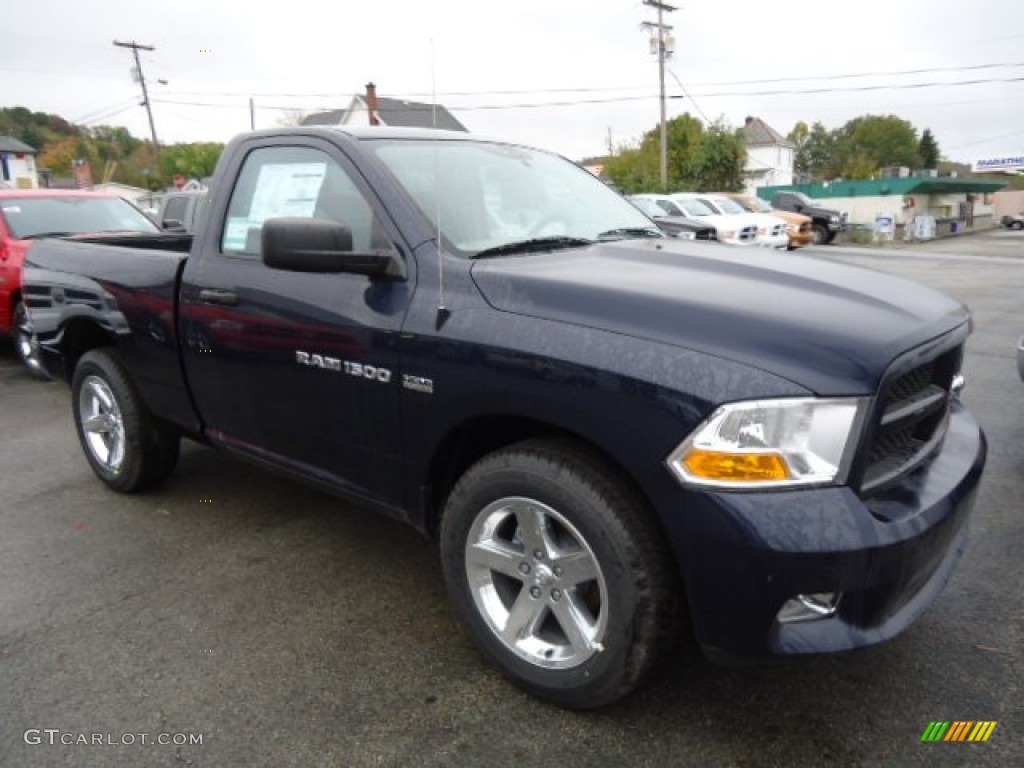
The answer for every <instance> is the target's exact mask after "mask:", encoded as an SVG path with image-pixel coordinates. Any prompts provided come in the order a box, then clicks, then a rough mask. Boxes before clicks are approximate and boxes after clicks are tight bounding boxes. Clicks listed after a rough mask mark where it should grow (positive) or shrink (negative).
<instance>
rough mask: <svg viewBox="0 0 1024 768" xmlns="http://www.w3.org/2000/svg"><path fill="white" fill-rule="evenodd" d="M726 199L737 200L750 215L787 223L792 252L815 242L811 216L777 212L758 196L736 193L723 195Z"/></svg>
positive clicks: (789, 246)
mask: <svg viewBox="0 0 1024 768" xmlns="http://www.w3.org/2000/svg"><path fill="white" fill-rule="evenodd" d="M723 196H724V197H728V198H729V199H730V200H735V201H736V203H737V204H738V205H739V206H740V207H742V208H743V209H744V210H745V211H748V212H749V213H765V214H769V215H771V216H777V217H778V218H780V219H782V220H783V221H784V222H786V237H787V238H788V239H789V242H788V244H787V248H788V250H790V251H793V250H796V249H797V248H803V247H804V246H805V245H808V244H810V243H812V242H814V232H813V230H812V229H811V227H812V225H813V224H814V220H813V219H812V218H811V217H810V216H804V215H803V214H802V213H793V212H792V211H777V210H775V209H774V208H772V207H771V206H770V205H768V203H766V202H765V201H764V200H762V199H761V198H760V197H757V196H756V195H741V194H737V193H735V192H726V193H723Z"/></svg>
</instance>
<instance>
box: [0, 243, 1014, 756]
mask: <svg viewBox="0 0 1024 768" xmlns="http://www.w3.org/2000/svg"><path fill="white" fill-rule="evenodd" d="M808 256H809V258H821V259H833V260H841V261H846V262H851V263H860V264H864V265H866V266H869V267H872V268H875V269H879V270H881V271H883V272H886V271H891V272H894V273H898V274H902V275H906V276H909V277H912V278H914V279H917V280H920V281H921V282H924V283H926V284H930V285H932V286H934V287H937V288H939V289H942V290H944V291H947V292H948V293H950V294H952V295H953V296H955V297H957V298H959V299H961V300H963V301H964V302H966V303H967V304H968V305H969V306H971V308H972V309H973V310H974V313H975V319H976V330H975V333H974V336H973V337H972V338H971V340H970V342H969V344H968V353H967V360H966V365H965V370H964V372H965V375H966V377H967V382H968V384H967V389H966V391H965V393H964V399H965V400H966V401H967V402H968V404H969V405H970V406H971V408H972V410H973V411H974V413H975V414H976V415H977V417H978V418H979V420H980V421H981V422H982V424H983V426H984V427H985V429H986V432H987V434H988V438H989V441H990V456H989V464H988V469H987V472H986V477H985V479H984V481H983V486H982V490H981V493H980V495H979V498H978V501H977V505H976V513H975V517H974V523H973V533H972V540H971V544H970V546H969V549H968V551H967V554H966V556H965V559H964V561H963V562H962V564H961V566H960V569H959V571H958V572H957V574H956V576H955V577H954V579H953V581H952V583H951V584H950V586H949V587H948V589H947V590H946V592H945V593H944V594H943V596H942V597H941V598H940V599H939V601H938V602H937V603H936V604H935V605H933V606H932V608H931V609H930V610H929V611H928V612H927V613H926V614H925V615H924V616H923V617H922V619H921V620H920V621H919V622H918V623H917V624H915V625H914V626H913V627H912V628H911V629H910V630H909V631H907V632H906V633H905V634H904V635H902V636H900V637H899V638H897V639H895V640H894V641H892V642H889V643H888V644H886V645H883V646H880V647H877V648H872V649H869V650H865V651H861V652H858V653H854V654H848V655H844V656H838V657H827V658H814V659H804V660H799V661H791V662H786V663H780V664H774V665H768V666H756V667H739V668H722V667H716V666H712V665H710V664H708V663H707V662H705V661H703V660H702V659H701V658H699V656H698V655H697V654H696V653H695V652H694V651H693V650H692V649H689V648H687V647H683V648H681V649H680V650H679V651H678V653H677V654H676V656H675V657H674V658H673V660H672V662H671V663H670V664H669V665H668V667H667V668H666V669H665V671H664V673H663V674H662V675H661V676H660V677H659V678H658V679H657V680H655V681H654V682H653V684H650V685H648V686H647V687H645V688H644V689H642V690H641V691H640V692H639V693H638V694H636V695H634V696H633V697H631V698H629V699H627V700H626V701H625V702H622V703H620V704H618V705H615V706H613V707H611V708H608V709H605V710H602V711H598V712H592V713H574V712H566V711H561V710H558V709H556V708H553V707H551V706H549V705H546V704H543V703H540V702H538V701H536V700H534V699H532V698H530V697H528V696H526V695H525V694H523V693H520V692H519V691H518V689H516V688H514V687H512V686H511V685H510V684H507V683H506V682H504V681H503V680H502V679H501V678H500V677H499V676H498V675H496V674H495V673H494V672H492V671H490V670H488V669H487V668H485V667H484V666H483V665H482V663H481V661H480V658H479V656H478V655H477V653H476V652H475V650H474V648H473V647H472V645H471V644H470V642H469V640H468V638H467V637H466V636H465V635H463V634H462V633H461V631H460V630H459V629H458V628H457V627H456V625H455V623H454V620H453V617H452V616H451V614H450V612H449V609H448V606H447V602H446V599H445V595H444V591H443V585H442V579H441V575H440V570H439V567H438V563H437V557H436V552H435V548H434V546H433V544H432V543H430V542H428V541H425V540H423V539H421V538H420V537H419V536H418V534H416V533H415V532H413V531H412V530H410V529H406V528H404V527H402V526H401V525H399V524H397V523H394V522H391V521H388V520H385V519H381V518H378V517H374V516H371V515H368V514H365V513H362V512H361V510H359V509H358V508H355V507H352V506H350V505H347V504H345V503H343V502H339V501H338V500H336V499H334V498H331V497H328V496H326V495H323V494H321V493H319V492H317V491H313V490H309V489H307V488H305V487H303V486H301V485H296V484H295V483H293V482H290V481H287V480H283V479H279V478H276V477H272V476H268V475H266V474H265V473H262V472H260V471H257V470H254V469H252V468H250V467H248V466H245V465H242V464H239V463H235V462H233V461H230V460H228V459H225V458H223V457H221V456H219V455H217V454H215V453H214V452H212V451H210V450H207V449H204V448H201V447H198V446H189V447H187V449H186V450H185V452H184V454H183V458H182V462H181V465H180V466H179V469H178V471H177V473H176V474H175V475H174V476H173V477H172V478H171V480H170V481H169V482H168V483H167V484H166V485H164V486H163V487H162V488H160V489H159V490H158V491H155V492H152V493H149V494H145V495H140V496H118V495H115V494H112V493H110V492H108V491H106V490H105V489H104V488H103V487H102V486H101V485H100V483H99V482H98V481H96V480H95V479H94V478H93V476H92V474H91V472H90V470H89V469H88V467H87V465H86V462H85V459H84V458H83V457H82V455H81V452H80V450H79V447H78V443H77V440H76V438H75V435H74V429H73V427H72V423H71V417H70V411H69V406H68V393H67V389H66V388H65V387H63V386H62V385H58V384H47V383H41V382H37V381H34V380H32V379H31V378H29V376H28V375H27V374H26V373H24V372H23V371H22V370H21V369H20V368H19V367H18V365H17V364H16V363H15V361H14V357H13V353H12V351H11V350H10V348H9V346H5V347H3V348H2V351H0V434H2V435H3V439H2V442H0V467H2V470H0V713H2V714H3V717H2V721H0V722H2V730H0V766H19V767H20V766H57V765H67V766H108V765H110V766H113V765H118V766H121V765H123V766H172V765H181V764H187V765H195V766H263V765H266V766H291V765H295V766H319V765H324V766H327V765H331V766H512V765H516V766H519V765H537V766H541V765H544V766H548V765H555V766H559V765H564V766H659V767H660V766H672V765H700V766H704V765H709V766H739V767H747V766H750V767H753V766H804V765H807V766H821V765H836V766H875V765H899V766H906V765H921V766H925V765H928V766H933V765H958V766H959V765H964V766H967V765H972V766H976V765H992V766H1019V765H1024V703H1022V702H1024V589H1022V585H1024V564H1022V563H1024V558H1022V556H1021V550H1022V547H1024V382H1021V381H1020V379H1019V378H1018V376H1017V371H1016V367H1015V360H1014V350H1015V342H1016V340H1017V338H1018V336H1020V335H1021V334H1024V236H1022V235H1017V234H1016V233H1003V232H993V233H989V234H986V235H975V236H970V237H962V238H958V239H956V240H948V241H942V242H941V243H932V244H928V245H924V246H918V247H915V248H913V249H910V250H902V249H900V250H897V249H891V250H879V251H873V250H864V249H853V248H821V249H816V250H815V251H813V252H809V253H808ZM880 279H884V278H880ZM766 300H770V297H766ZM935 720H972V721H978V720H994V721H997V722H998V725H997V727H996V728H995V730H994V731H993V733H992V736H991V737H990V739H989V741H988V742H986V743H982V744H970V743H959V744H958V743H937V744H923V743H921V740H920V739H921V735H922V733H923V731H924V730H925V728H926V726H928V724H929V722H931V721H935ZM46 729H50V730H56V731H58V732H59V733H58V735H57V736H58V737H57V739H56V743H55V744H54V745H50V744H49V743H48V734H47V733H46ZM27 731H30V732H32V733H30V735H29V738H28V739H27V740H28V741H35V740H37V739H38V741H40V742H41V743H26V732H27ZM36 731H38V733H35V732H36ZM61 734H70V735H71V736H72V737H73V738H72V739H65V740H72V741H74V740H77V737H78V736H79V735H86V736H89V737H91V735H92V734H100V735H102V736H103V739H104V743H102V744H70V745H65V744H61V743H60V735H61ZM141 734H147V737H146V741H147V742H148V741H153V740H156V739H157V738H158V737H159V736H160V735H161V734H164V735H167V736H168V737H169V738H168V739H167V740H169V741H172V742H174V741H181V739H180V738H179V736H181V737H184V738H185V740H186V742H187V741H188V740H194V739H195V737H196V736H197V735H198V736H200V737H201V740H202V743H201V744H189V743H185V744H180V743H179V744H175V743H171V744H168V745H162V744H155V745H153V744H148V743H147V744H143V743H141V742H142V739H141V738H140V735H141ZM126 735H132V740H133V741H134V743H131V744H123V743H120V742H121V741H127V739H126V738H124V737H125V736H126ZM87 740H88V739H87ZM110 740H114V741H118V743H116V744H108V743H105V742H106V741H110Z"/></svg>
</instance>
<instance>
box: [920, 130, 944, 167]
mask: <svg viewBox="0 0 1024 768" xmlns="http://www.w3.org/2000/svg"><path fill="white" fill-rule="evenodd" d="M917 151H918V154H920V155H921V167H922V168H937V167H938V166H939V154H940V153H939V143H938V142H937V141H936V140H935V136H933V135H932V131H931V128H925V129H924V131H922V133H921V141H919V142H918V145H917Z"/></svg>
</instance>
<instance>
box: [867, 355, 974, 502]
mask: <svg viewBox="0 0 1024 768" xmlns="http://www.w3.org/2000/svg"><path fill="white" fill-rule="evenodd" d="M962 357H963V347H962V345H958V346H956V347H954V348H952V349H947V350H946V351H942V352H939V353H937V354H936V356H935V357H933V358H932V359H930V360H926V361H925V362H920V361H917V364H916V365H913V367H910V368H909V370H907V369H906V368H903V369H901V367H900V366H899V365H897V366H896V372H895V373H891V374H890V375H889V376H888V377H887V379H886V380H885V382H884V383H883V385H882V388H881V391H880V393H879V398H878V406H877V408H876V411H875V423H874V426H873V430H872V434H871V437H870V439H869V441H868V443H867V445H866V447H865V450H864V452H863V454H862V455H863V456H864V458H863V467H864V469H863V475H862V478H861V492H862V493H864V494H870V493H873V492H876V491H879V490H882V489H883V488H885V487H887V486H889V485H891V484H892V483H893V482H895V481H897V480H899V479H900V478H901V477H903V476H904V475H906V474H907V473H909V472H912V471H913V470H914V469H916V468H917V467H918V466H920V465H921V464H922V463H923V462H924V461H925V460H926V459H927V458H928V457H929V456H930V455H931V453H932V452H933V451H934V449H935V448H936V447H937V446H938V444H939V442H940V441H941V440H942V438H943V436H944V435H945V432H946V423H947V417H948V415H949V403H950V388H951V386H952V383H953V376H954V375H956V374H957V373H958V372H959V370H960V363H961V360H962Z"/></svg>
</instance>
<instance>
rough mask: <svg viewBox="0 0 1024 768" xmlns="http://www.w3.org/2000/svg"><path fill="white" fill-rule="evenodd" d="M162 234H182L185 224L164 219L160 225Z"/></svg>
mask: <svg viewBox="0 0 1024 768" xmlns="http://www.w3.org/2000/svg"><path fill="white" fill-rule="evenodd" d="M160 229H162V230H163V231H164V232H184V231H185V223H184V222H182V221H178V220H177V219H164V220H163V222H162V223H161V225H160Z"/></svg>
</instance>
